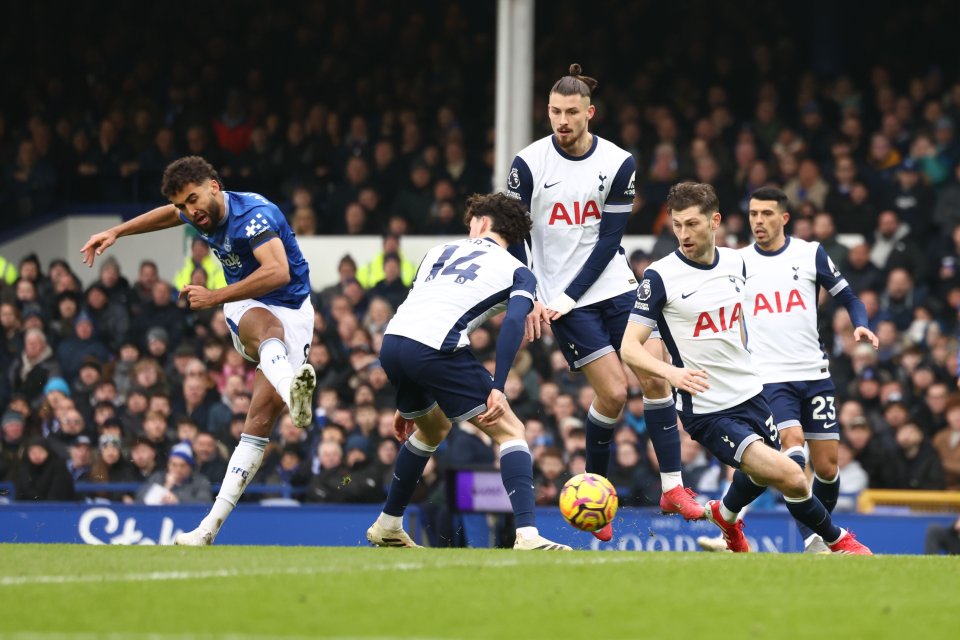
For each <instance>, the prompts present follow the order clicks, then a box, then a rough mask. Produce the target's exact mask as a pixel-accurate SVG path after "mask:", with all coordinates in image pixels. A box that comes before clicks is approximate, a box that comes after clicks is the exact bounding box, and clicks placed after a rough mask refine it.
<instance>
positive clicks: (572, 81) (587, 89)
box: [550, 62, 600, 98]
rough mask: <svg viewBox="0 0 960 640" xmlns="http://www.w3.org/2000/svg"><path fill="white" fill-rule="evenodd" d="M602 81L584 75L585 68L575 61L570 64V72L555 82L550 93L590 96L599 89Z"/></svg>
mask: <svg viewBox="0 0 960 640" xmlns="http://www.w3.org/2000/svg"><path fill="white" fill-rule="evenodd" d="M599 84H600V83H599V82H597V81H596V79H594V78H591V77H590V76H585V75H583V69H581V68H580V65H579V64H577V63H576V62H574V63H573V64H572V65H570V74H569V75H566V76H563V77H562V78H560V79H559V80H557V81H556V82H555V83H554V84H553V88H552V89H550V93H556V94H559V95H561V96H574V95H579V96H583V97H585V98H589V97H590V96H592V95H593V92H594V91H596V90H597V85H599Z"/></svg>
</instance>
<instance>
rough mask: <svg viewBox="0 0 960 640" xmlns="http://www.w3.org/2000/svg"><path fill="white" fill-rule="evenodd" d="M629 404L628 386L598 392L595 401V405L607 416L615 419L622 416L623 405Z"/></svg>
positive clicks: (614, 386)
mask: <svg viewBox="0 0 960 640" xmlns="http://www.w3.org/2000/svg"><path fill="white" fill-rule="evenodd" d="M626 403H627V387H626V385H613V386H611V387H608V388H606V389H604V390H603V393H600V392H598V393H597V396H596V398H595V399H594V405H595V406H596V407H597V409H598V410H599V411H600V412H601V413H603V414H604V415H606V416H610V417H615V416H617V415H619V414H620V411H621V410H622V409H623V405H625V404H626Z"/></svg>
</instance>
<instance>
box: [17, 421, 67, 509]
mask: <svg viewBox="0 0 960 640" xmlns="http://www.w3.org/2000/svg"><path fill="white" fill-rule="evenodd" d="M14 486H15V489H14V497H15V499H16V500H19V501H38V500H59V501H66V500H73V499H74V498H75V494H74V490H73V478H72V477H71V476H70V472H69V471H68V470H67V463H66V462H64V461H63V460H62V459H60V458H59V457H57V456H56V455H53V454H52V453H51V452H50V449H49V446H48V445H47V442H46V441H45V440H44V439H43V438H41V437H39V436H35V437H33V438H31V439H30V440H29V441H27V445H26V447H25V448H24V451H23V457H22V458H21V460H20V464H19V466H18V468H17V480H16V482H15V485H14Z"/></svg>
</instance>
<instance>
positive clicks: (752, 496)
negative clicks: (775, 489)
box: [723, 469, 767, 513]
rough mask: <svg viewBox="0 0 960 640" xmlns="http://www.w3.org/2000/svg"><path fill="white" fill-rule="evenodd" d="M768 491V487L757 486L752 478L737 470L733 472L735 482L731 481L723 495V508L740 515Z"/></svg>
mask: <svg viewBox="0 0 960 640" xmlns="http://www.w3.org/2000/svg"><path fill="white" fill-rule="evenodd" d="M766 490H767V488H766V487H761V486H760V485H758V484H756V483H755V482H754V481H753V480H751V479H750V476H748V475H747V474H745V473H744V472H743V471H740V470H739V469H737V470H736V471H734V472H733V480H731V481H730V486H729V487H728V488H727V492H726V493H725V494H723V506H725V507H726V508H727V509H729V510H730V511H732V512H733V513H740V512H741V511H743V508H744V507H745V506H747V505H748V504H750V503H751V502H753V501H754V500H756V499H757V498H759V497H760V494H761V493H763V492H764V491H766Z"/></svg>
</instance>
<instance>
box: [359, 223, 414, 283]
mask: <svg viewBox="0 0 960 640" xmlns="http://www.w3.org/2000/svg"><path fill="white" fill-rule="evenodd" d="M388 253H396V254H397V255H398V256H400V280H401V281H402V282H403V284H405V285H407V287H409V286H410V285H412V284H413V279H414V278H416V277H417V266H416V265H415V264H413V263H412V262H410V261H409V260H407V258H406V257H405V256H404V255H403V252H402V251H400V236H398V235H397V234H395V233H386V234H384V236H383V251H381V252H380V253H378V254H377V255H375V256H374V257H373V260H371V261H370V262H368V263H367V264H365V265H363V266H362V267H360V268H359V269H357V282H359V283H360V286H361V287H363V288H364V289H369V288H371V287H372V286H373V285H375V284H377V283H378V282H380V281H381V280H383V278H384V274H383V257H384V256H385V255H387V254H388Z"/></svg>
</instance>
